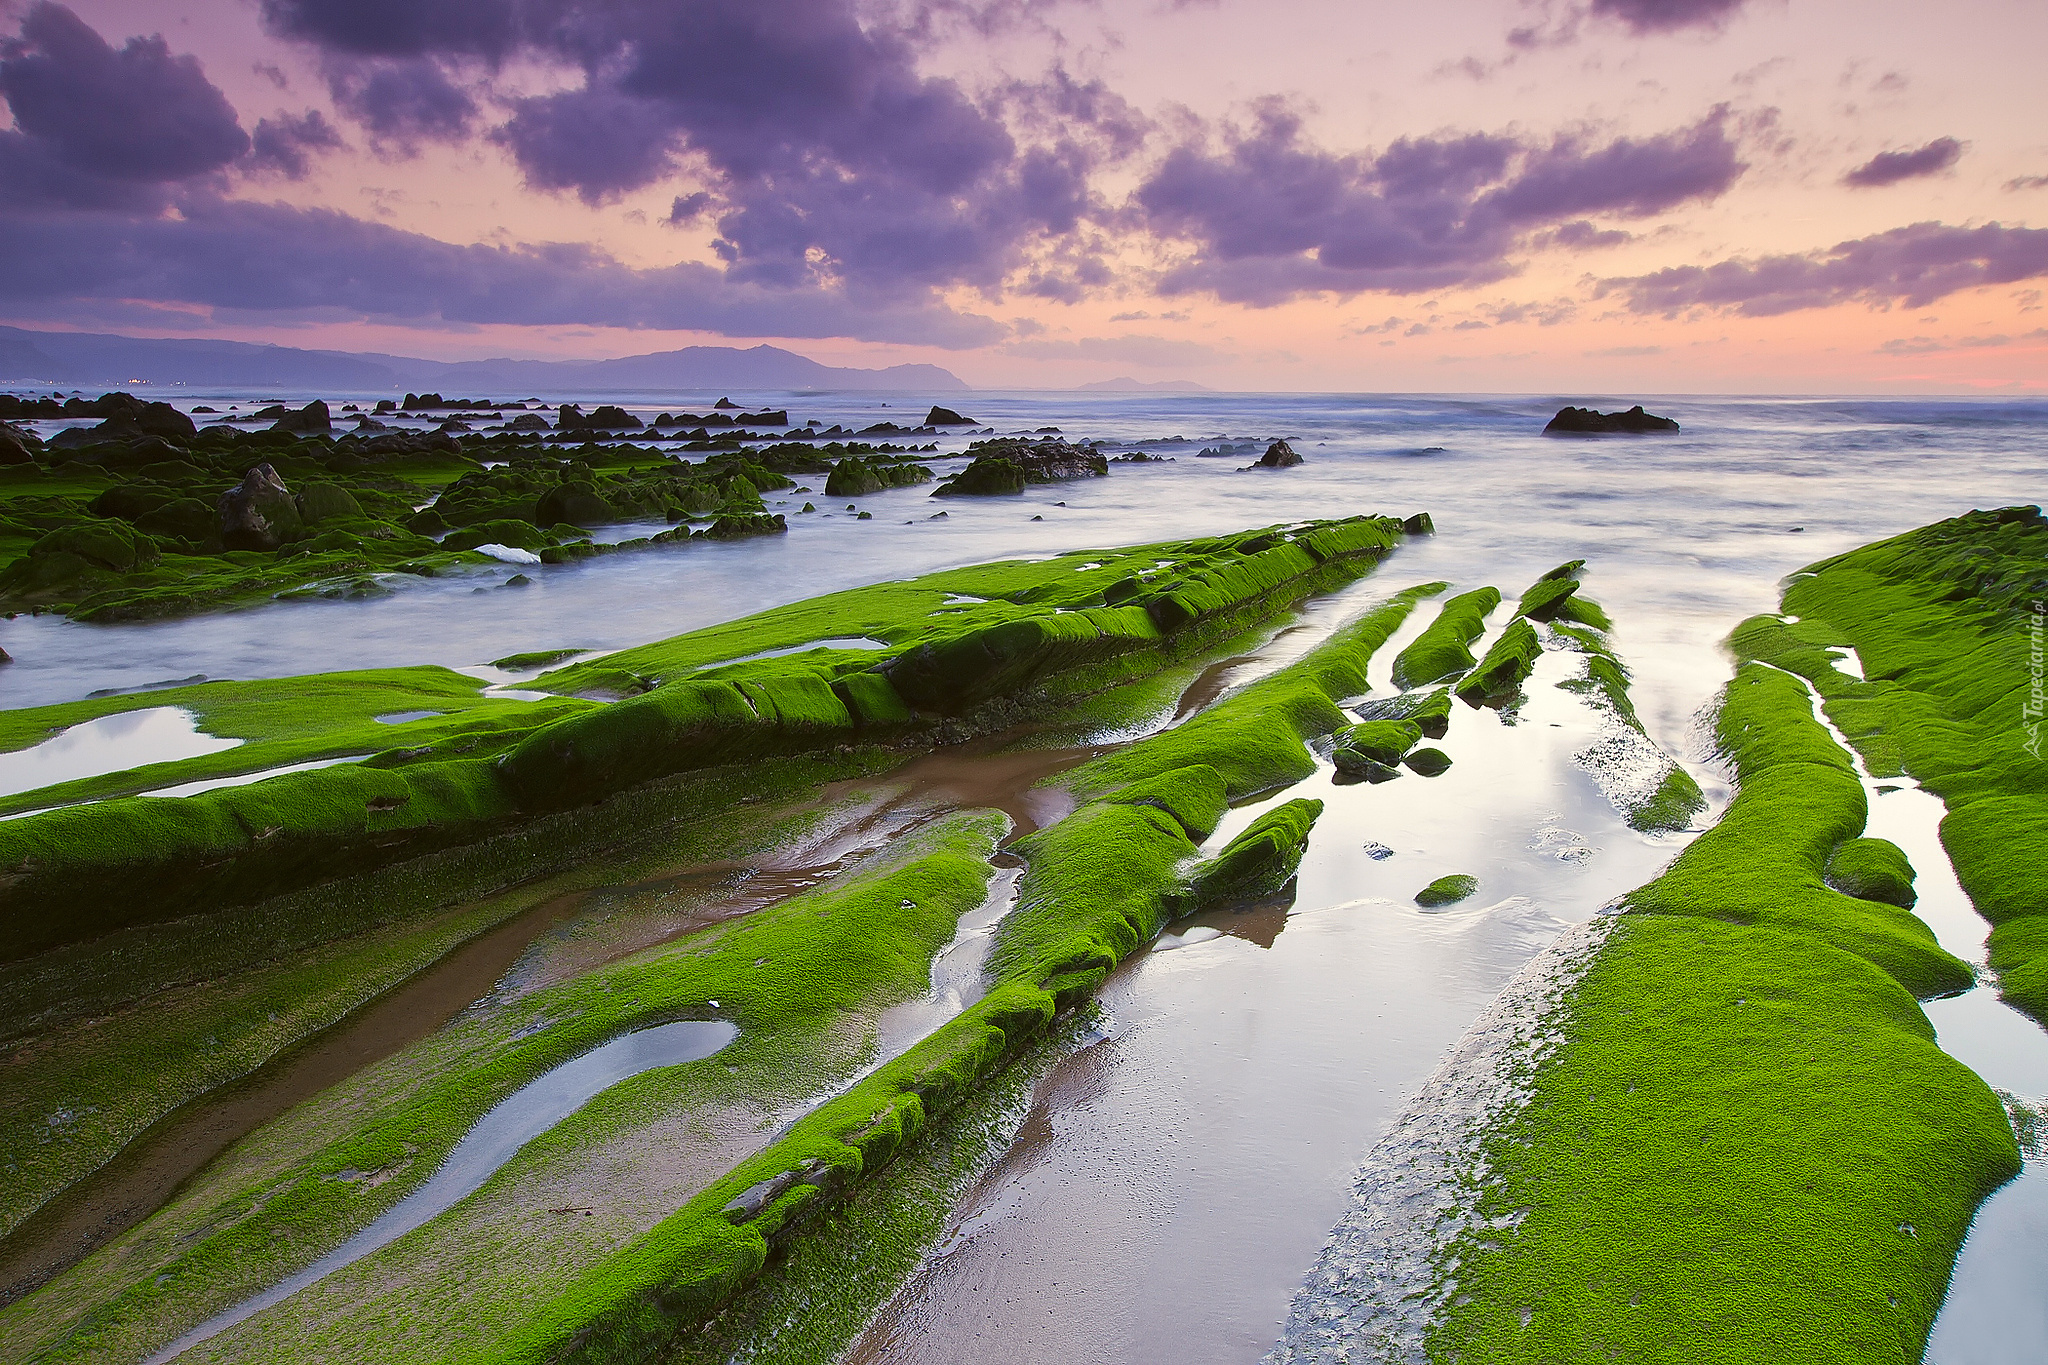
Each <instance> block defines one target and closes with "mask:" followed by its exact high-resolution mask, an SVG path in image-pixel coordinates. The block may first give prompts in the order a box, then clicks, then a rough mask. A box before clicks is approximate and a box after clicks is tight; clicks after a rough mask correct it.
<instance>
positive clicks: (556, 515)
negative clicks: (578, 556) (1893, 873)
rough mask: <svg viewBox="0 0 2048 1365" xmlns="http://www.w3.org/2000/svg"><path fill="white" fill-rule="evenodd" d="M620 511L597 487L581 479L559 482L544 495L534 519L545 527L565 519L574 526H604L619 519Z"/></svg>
mask: <svg viewBox="0 0 2048 1365" xmlns="http://www.w3.org/2000/svg"><path fill="white" fill-rule="evenodd" d="M619 519H620V518H619V513H618V510H617V509H616V508H614V507H613V506H612V505H611V504H610V503H609V502H607V501H605V500H604V499H603V498H602V497H600V496H598V493H597V489H596V488H595V487H594V486H593V485H591V484H589V483H587V482H585V481H583V480H581V479H576V480H572V481H570V482H568V483H559V484H556V485H555V486H554V487H553V488H550V489H549V490H548V491H547V492H545V493H543V494H541V497H540V503H539V505H538V507H537V508H536V509H535V512H534V520H535V521H537V522H539V523H540V524H542V525H544V526H552V525H554V524H555V523H556V522H558V521H565V522H567V523H569V525H571V526H604V525H606V524H608V523H610V522H614V521H618V520H619Z"/></svg>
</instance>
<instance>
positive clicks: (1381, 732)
mask: <svg viewBox="0 0 2048 1365" xmlns="http://www.w3.org/2000/svg"><path fill="white" fill-rule="evenodd" d="M1421 742H1422V727H1421V726H1420V725H1419V724H1417V723H1416V722H1414V721H1412V720H1366V721H1360V722H1359V723H1358V724H1356V725H1347V726H1345V727H1344V728H1343V729H1341V730H1339V731H1338V732H1337V734H1336V742H1335V744H1334V745H1333V746H1332V748H1331V750H1330V760H1331V762H1333V763H1335V764H1336V765H1337V771H1338V772H1340V773H1356V772H1362V771H1365V769H1366V766H1367V765H1368V764H1370V763H1377V764H1380V765H1382V766H1390V765H1392V764H1395V763H1399V762H1400V761H1401V760H1402V759H1403V758H1404V757H1406V756H1407V754H1408V751H1409V750H1410V749H1413V748H1414V747H1415V746H1416V745H1418V744H1420V743H1421Z"/></svg>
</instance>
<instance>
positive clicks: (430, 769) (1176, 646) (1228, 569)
mask: <svg viewBox="0 0 2048 1365" xmlns="http://www.w3.org/2000/svg"><path fill="white" fill-rule="evenodd" d="M1400 536H1401V531H1400V524H1399V523H1398V522H1396V521H1394V520H1392V519H1390V518H1373V517H1356V518H1351V519H1348V520H1342V521H1331V522H1311V523H1303V524H1300V525H1295V526H1284V527H1276V528H1271V529H1268V530H1264V531H1258V532H1252V533H1247V534H1243V535H1239V536H1234V537H1218V538H1204V539H1199V540H1192V541H1176V542H1170V543H1167V544H1163V545H1156V546H1147V547H1141V548H1138V549H1133V550H1125V551H1120V552H1094V553H1093V554H1092V557H1084V556H1082V555H1066V556H1061V557H1058V558H1054V559H1049V560H1044V561H1038V562H1012V563H1006V564H997V565H989V566H984V567H980V568H974V569H962V570H953V571H948V572H945V573H940V574H933V575H928V576H926V577H924V578H921V579H916V580H912V581H911V582H908V583H898V584H884V585H879V586H876V587H872V588H862V589H855V590H852V591H850V592H845V593H838V594H833V595H831V596H828V597H825V598H820V599H815V600H813V601H811V602H805V603H799V604H796V605H794V606H791V607H786V608H781V609H778V610H776V611H771V612H766V613H762V614H760V615H757V616H754V617H749V618H746V619H745V620H744V621H741V622H735V623H732V624H729V625H725V626H719V627H714V628H712V629H710V630H707V631H698V632H693V633H691V634H689V635H684V636H679V637H677V638H675V639H673V640H669V641H664V642H662V643H659V644H655V645H650V646H645V647H643V648H641V649H637V650H629V651H625V652H624V653H622V654H616V655H612V656H609V657H607V658H605V659H603V660H601V661H598V662H597V663H596V664H593V665H587V666H575V665H572V666H571V667H569V668H567V669H561V670H557V671H556V672H554V673H550V674H546V675H544V676H543V677H542V678H541V679H540V680H539V682H538V683H537V684H535V686H536V687H538V688H539V689H542V690H557V691H565V692H566V691H571V690H577V691H588V692H591V693H593V694H595V695H617V694H619V693H622V692H631V693H632V695H630V696H629V697H627V699H625V700H621V701H618V702H615V703H612V704H609V705H596V704H578V703H576V702H573V701H566V700H565V701H564V702H561V703H556V702H531V703H512V702H496V703H493V704H492V707H491V709H489V710H487V711H482V712H481V715H482V717H487V718H488V719H479V720H478V721H476V722H475V723H468V724H465V723H462V722H459V721H449V720H445V719H444V720H441V721H437V722H435V724H434V725H433V726H430V727H428V728H427V729H426V730H425V731H422V732H420V733H421V734H422V738H423V739H424V740H425V742H423V743H404V742H402V740H400V736H398V735H397V734H394V735H393V740H394V741H399V742H394V743H393V744H392V745H391V747H388V748H385V749H384V750H383V751H382V752H381V753H376V754H374V755H372V756H371V757H369V758H367V759H365V760H364V761H363V762H360V763H352V764H345V765H340V766H335V767H328V768H322V769H319V770H317V771H310V772H300V773H292V774H288V775H281V776H278V777H275V778H272V779H270V780H268V781H264V782H260V783H256V784H254V785H247V786H238V787H229V788H222V789H219V790H215V791H209V792H205V793H202V794H200V795H196V796H192V797H188V798H181V799H175V800H159V799H151V798H131V799H109V800H104V801H97V802H93V803H91V804H84V805H77V806H70V807H64V808H59V809H56V810H52V811H49V812H47V813H44V814H40V815H35V816H31V817H29V818H26V819H21V820H12V821H6V822H0V867H8V868H11V869H13V875H12V877H11V878H10V879H9V880H8V881H7V883H6V884H5V885H4V886H0V926H4V932H0V958H5V957H17V956H20V955H22V954H25V953H29V952H34V951H39V950H41V949H43V948H47V947H49V946H52V945H55V944H59V943H64V942H69V941H74V940H77V939H80V938H84V937H88V936H90V935H93V934H97V933H103V932H106V931H108V930H110V929H114V928H118V927H121V926H122V925H127V924H137V923H146V922H149V921H151V920H153V919H163V918H169V917H172V916H175V915H178V914H182V913H188V912H190V911H191V910H194V909H201V908H209V907H213V906H217V905H221V904H239V903H244V902H247V901H252V900H256V899H260V898H262V897H264V896H268V895H273V894H276V893H278V892H280V891H284V890H288V889H291V888H292V887H295V886H301V885H306V884H309V883H311V882H315V881H318V880H320V879H321V878H323V877H328V876H334V875H339V874H341V873H342V872H345V871H360V870H361V869H362V868H363V867H364V866H366V865H374V864H376V863H379V862H389V861H394V860H396V859H398V858H400V857H403V856H408V855H412V854H417V853H422V852H428V851H431V850H433V849H435V848H439V847H447V846H449V845H452V844H457V843H468V842H474V841H475V840H476V839H478V838H480V837H483V836H484V835H486V834H487V833H489V832H491V831H493V830H498V829H503V828H505V827H507V826H509V825H513V824H516V823H518V822H519V821H521V820H524V819H529V818H532V817H533V816H536V815H539V814H544V813H547V812H550V811H558V810H564V809H569V808H573V807H576V806H580V805H583V804H587V803H590V802H593V801H597V800H600V799H603V798H605V797H607V796H609V795H612V794H615V793H617V792H619V791H621V790H624V789H626V788H629V787H632V786H634V785H636V784H639V783H642V782H647V781H651V780H655V779H658V778H663V777H667V776H670V775H672V774H675V773H679V772H685V771H689V770H693V769H701V768H706V767H710V766H713V765H716V764H720V763H729V762H736V761H743V760H749V759H759V758H765V757H769V756H773V755H778V754H790V753H801V752H811V751H817V750H820V749H829V748H831V747H834V746H838V745H844V744H848V743H855V742H860V743H877V742H880V743H890V744H905V743H917V742H924V743H929V742H931V741H932V740H933V739H934V738H938V737H951V738H957V737H959V736H960V735H962V734H966V733H973V732H974V731H975V730H977V729H990V728H1000V727H1002V726H1004V725H1007V724H1009V723H1012V722H1014V721H1015V720H1016V719H1018V718H1020V717H1021V716H1023V715H1026V714H1029V713H1030V711H1031V709H1032V708H1033V707H1040V708H1043V707H1046V706H1051V705H1055V704H1057V703H1059V702H1061V701H1063V700H1071V699H1074V698H1078V697H1081V696H1085V695H1087V694H1088V693H1090V692H1095V691H1100V690H1102V689H1103V688H1106V687H1109V686H1112V685H1114V684H1116V683H1119V682H1123V681H1127V680H1129V679H1131V678H1133V677H1138V676H1143V675H1144V674H1147V673H1150V672H1156V671H1158V670H1159V669H1160V668H1161V667H1163V666H1165V665H1166V664H1167V663H1168V662H1170V661H1171V660H1173V659H1176V658H1182V657H1187V656H1188V655H1190V654H1191V653H1193V652H1195V651H1198V650H1199V649H1201V648H1202V647H1203V646H1204V644H1205V643H1206V642H1208V641H1210V640H1212V639H1215V638H1218V637H1219V636H1221V635H1223V634H1226V633H1229V632H1231V631H1234V630H1239V629H1242V628H1243V627H1244V626H1245V625H1246V624H1247V623H1249V622H1250V621H1251V620H1253V619H1256V618H1258V617H1260V616H1263V615H1265V614H1268V613H1270V612H1271V611H1273V610H1275V609H1277V608H1278V607H1280V606H1283V605H1285V604H1286V603H1288V602H1291V601H1294V600H1296V599H1298V598H1300V597H1303V596H1306V595H1308V594H1310V593H1312V592H1316V591H1319V590H1322V589H1325V588H1329V587H1333V586H1335V585H1337V584H1339V583H1342V582H1345V581H1348V580H1349V579H1350V578H1352V577H1355V576H1357V575H1358V574H1360V573H1362V572H1365V571H1366V570H1368V569H1370V568H1371V567H1372V566H1373V565H1374V564H1376V563H1377V562H1378V561H1379V560H1380V559H1381V558H1382V557H1384V556H1385V555H1386V554H1387V553H1388V552H1389V551H1390V550H1391V549H1392V548H1393V547H1394V545H1395V544H1396V543H1397V542H1398V541H1399V539H1400ZM949 596H950V597H952V598H953V599H955V600H954V601H953V602H952V603H950V604H949V602H948V598H949ZM963 597H978V598H983V599H986V600H984V601H981V602H967V603H962V602H960V601H958V599H959V598H963ZM849 629H851V630H857V631H860V632H862V633H864V634H867V635H870V636H872V637H874V638H876V639H879V640H882V641H883V642H884V643H885V645H886V646H887V647H886V648H884V649H882V650H862V651H836V650H829V649H825V650H813V651H806V652H802V653H795V654H785V655H782V656H780V657H774V658H765V659H756V660H753V661H750V662H747V663H734V664H727V665H725V666H723V667H718V666H716V665H718V664H719V662H720V660H722V659H731V658H735V657H738V656H740V655H741V654H743V653H747V652H755V653H758V652H760V651H762V650H764V649H767V650H774V649H778V648H787V647H791V646H800V645H802V644H804V643H805V642H807V641H810V640H819V639H823V638H830V637H836V636H842V635H844V634H845V633H846V632H847V631H848V630H849ZM399 679H402V680H404V681H406V682H413V681H417V683H418V684H419V687H418V690H419V692H420V694H421V697H424V696H425V695H426V694H428V693H429V692H432V691H433V690H434V687H435V685H439V686H441V687H443V688H447V689H454V688H459V686H460V685H459V684H455V683H452V682H450V681H449V678H448V676H447V675H445V674H442V673H440V672H439V671H436V670H424V671H421V670H413V671H405V672H400V673H394V672H390V671H387V672H384V673H380V674H376V675H368V676H366V677H365V678H364V679H362V680H359V681H358V682H351V681H349V680H348V679H347V678H346V677H345V676H344V677H337V676H333V675H330V676H328V677H327V678H326V680H325V681H322V682H317V683H316V682H309V681H307V680H294V679H287V680H282V681H279V682H275V683H267V684H245V685H239V686H241V687H243V688H244V689H246V690H245V691H243V692H240V693H231V692H217V691H214V690H210V689H215V688H218V687H219V686H220V685H213V684H208V685H202V686H200V687H196V688H193V689H190V690H189V695H188V696H185V697H181V698H180V700H186V701H189V702H190V703H191V704H192V705H193V706H194V708H195V710H197V711H199V712H201V713H202V714H203V713H204V712H205V710H206V709H207V708H208V707H210V706H212V705H213V704H214V703H213V698H214V697H215V696H222V697H228V696H237V697H240V698H242V699H243V701H244V702H245V703H252V702H253V700H254V699H256V698H261V697H265V696H268V697H270V698H272V699H274V700H277V701H279V702H280V703H284V702H285V701H286V699H289V698H290V697H292V696H293V695H294V693H295V692H296V691H297V690H298V689H300V688H301V687H307V688H312V689H315V690H316V691H318V692H319V694H320V695H321V697H322V706H321V709H320V710H319V711H318V712H316V713H309V715H308V717H307V718H306V720H305V722H304V725H305V726H306V727H307V728H302V729H300V730H298V731H297V732H295V733H293V734H292V736H291V738H290V744H291V746H292V747H291V752H292V753H293V755H294V756H295V757H302V756H310V755H313V754H316V753H322V752H341V753H346V752H349V750H350V746H352V745H361V744H363V743H365V742H366V741H368V740H369V739H370V738H371V736H370V732H369V730H368V729H367V728H366V727H364V726H363V725H361V723H360V722H361V720H362V718H363V716H364V715H365V714H375V713H374V712H371V711H370V709H369V708H370V706H372V705H374V706H375V707H377V708H378V710H379V711H381V710H382V708H383V707H384V706H385V705H386V704H387V701H386V698H387V697H388V695H389V689H390V687H391V684H392V683H393V681H394V680H399ZM359 687H360V688H371V687H374V688H381V689H385V691H384V692H383V693H380V694H379V697H378V699H377V700H376V701H375V702H365V701H363V700H361V699H358V700H356V701H355V702H353V703H351V702H348V701H345V700H344V698H346V697H348V696H349V695H350V694H351V693H352V692H354V691H355V690H356V689H358V688H359ZM163 700H164V697H163V694H150V695H148V696H144V697H129V698H121V699H115V702H116V703H117V704H115V705H110V706H106V707H104V708H102V709H99V710H93V709H92V708H93V707H95V706H99V703H74V704H71V706H70V707H69V708H67V707H62V706H60V707H48V708H37V709H35V710H31V711H25V712H21V713H17V714H16V716H15V717H14V719H13V720H12V721H11V722H10V724H11V725H12V727H13V730H12V733H13V735H14V736H15V737H17V739H18V740H23V741H25V740H29V739H32V738H36V737H39V736H41V735H43V734H47V733H49V732H51V731H53V730H56V729H59V728H61V727H62V726H64V725H66V724H70V723H75V722H76V721H77V720H79V719H84V718H86V717H87V716H88V715H91V714H105V713H106V711H107V710H112V709H120V707H122V706H126V707H140V706H143V705H160V704H162V703H163ZM415 700H417V698H416V699H415ZM480 707H481V703H480V701H479V708H480ZM79 708H85V709H79ZM422 709H428V708H422ZM565 711H566V714H565ZM472 714H474V712H472ZM236 723H237V724H238V725H240V726H241V727H242V728H243V729H245V730H247V731H250V732H251V734H250V737H251V738H265V739H268V740H269V741H270V742H271V743H272V745H273V746H275V745H277V744H279V743H281V742H283V741H282V739H281V737H280V731H279V730H278V729H277V728H275V727H276V726H277V724H278V723H277V722H274V721H273V722H269V724H271V725H272V726H273V728H272V729H270V730H269V731H268V732H267V733H265V732H264V730H263V725H262V724H259V723H257V722H255V721H254V720H252V719H250V718H249V717H248V716H247V715H246V714H245V715H244V716H243V717H242V718H241V719H239V720H238V721H237V722H236ZM321 725H326V726H328V727H329V728H328V729H327V730H326V731H325V732H324V738H323V735H322V734H321V733H319V732H318V728H319V727H320V726H321ZM407 738H409V736H408V737H407ZM256 747H257V746H256V745H254V744H249V745H244V746H242V747H240V748H237V749H233V750H228V751H225V752H224V753H220V754H215V755H212V756H210V757H208V758H204V759H197V760H189V761H187V762H186V763H185V764H183V765H180V771H179V773H178V774H177V776H180V777H184V776H189V775H191V774H193V773H214V772H223V773H225V772H236V771H243V770H244V769H243V767H242V766H241V765H244V764H249V763H250V762H251V759H250V755H249V752H248V751H250V750H252V749H256ZM271 752H272V753H273V754H274V753H276V752H278V750H277V749H276V748H274V747H273V749H272V750H271ZM260 756H261V755H260V754H259V757H260ZM154 777H155V775H151V774H148V773H147V772H145V773H144V774H142V775H141V778H140V779H139V781H140V782H147V783H148V784H150V785H155V781H154ZM124 780H135V779H124ZM40 804H43V802H42V800H41V798H40V797H36V796H33V795H29V796H24V797H23V798H22V799H21V800H20V802H19V804H18V805H17V806H16V809H23V808H34V807H35V806H37V805H40Z"/></svg>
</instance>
